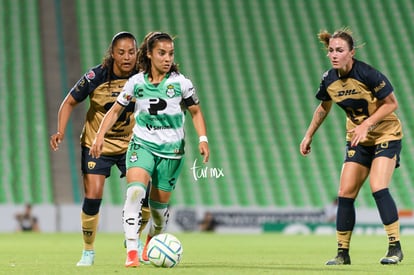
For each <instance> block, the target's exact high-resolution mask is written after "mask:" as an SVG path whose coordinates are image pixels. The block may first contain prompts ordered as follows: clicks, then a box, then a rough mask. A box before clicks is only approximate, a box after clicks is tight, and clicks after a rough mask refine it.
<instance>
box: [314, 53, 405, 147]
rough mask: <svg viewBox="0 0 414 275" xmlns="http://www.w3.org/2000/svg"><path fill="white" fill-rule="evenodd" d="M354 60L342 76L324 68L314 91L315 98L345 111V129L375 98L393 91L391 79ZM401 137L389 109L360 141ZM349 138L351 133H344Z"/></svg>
mask: <svg viewBox="0 0 414 275" xmlns="http://www.w3.org/2000/svg"><path fill="white" fill-rule="evenodd" d="M354 61H355V62H354V64H353V67H352V69H351V71H350V72H349V74H348V75H346V76H344V77H339V76H338V73H337V70H335V69H331V70H329V71H327V72H326V73H325V74H324V75H323V78H322V81H321V84H320V87H319V90H318V93H317V95H316V97H317V98H318V99H319V100H324V101H327V100H333V101H334V102H335V103H336V104H338V105H339V106H340V107H341V108H342V109H343V110H344V111H345V113H346V116H347V121H346V129H347V131H349V130H351V129H353V128H355V127H356V126H357V125H359V124H361V123H362V122H363V121H364V120H365V119H367V118H368V117H369V116H371V115H372V114H373V113H374V112H375V110H376V109H377V108H378V101H379V100H381V99H383V98H385V97H386V96H388V95H389V94H390V93H392V92H393V87H392V85H391V83H390V82H389V80H388V79H387V78H386V77H385V76H384V75H383V74H381V73H380V72H379V71H377V70H376V69H374V68H372V67H371V66H369V65H368V64H365V63H363V62H361V61H358V60H354ZM402 137H403V133H402V126H401V122H400V120H399V119H398V117H397V115H396V114H395V113H394V112H393V113H391V114H389V115H388V116H387V117H385V118H384V119H383V120H382V121H380V122H378V123H377V124H376V125H374V126H373V127H372V128H371V130H370V132H369V133H368V136H367V138H366V139H365V140H363V141H362V142H361V145H366V146H370V145H376V144H380V143H382V142H385V141H391V140H400V139H402ZM351 138H352V134H350V133H348V134H347V136H346V140H347V141H350V140H351Z"/></svg>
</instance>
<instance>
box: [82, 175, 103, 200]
mask: <svg viewBox="0 0 414 275" xmlns="http://www.w3.org/2000/svg"><path fill="white" fill-rule="evenodd" d="M105 179H106V176H105V175H99V174H83V187H84V191H85V197H86V198H88V199H102V195H103V190H104V185H105Z"/></svg>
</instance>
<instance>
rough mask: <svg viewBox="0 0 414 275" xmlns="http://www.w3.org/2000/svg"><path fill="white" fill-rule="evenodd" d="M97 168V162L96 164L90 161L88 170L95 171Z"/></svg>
mask: <svg viewBox="0 0 414 275" xmlns="http://www.w3.org/2000/svg"><path fill="white" fill-rule="evenodd" d="M95 166H96V162H94V161H88V168H89V169H91V170H92V169H94V168H95Z"/></svg>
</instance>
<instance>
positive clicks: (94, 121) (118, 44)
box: [50, 32, 150, 266]
mask: <svg viewBox="0 0 414 275" xmlns="http://www.w3.org/2000/svg"><path fill="white" fill-rule="evenodd" d="M137 51H138V49H137V43H136V39H135V37H134V36H133V35H132V34H131V33H129V32H120V33H117V34H116V35H115V36H114V37H113V39H112V41H111V44H110V45H109V47H108V50H107V53H106V55H105V57H104V59H103V61H102V64H99V65H97V66H95V67H93V68H91V69H90V70H89V71H88V72H87V73H86V74H85V75H84V76H83V77H82V78H81V79H80V80H79V81H78V82H77V83H76V84H75V86H74V87H73V88H72V89H71V90H70V91H69V93H68V95H67V96H66V98H65V99H64V100H63V102H62V104H61V106H60V109H59V113H58V125H57V132H56V133H55V134H53V135H52V136H51V138H50V146H51V148H52V149H53V150H54V151H56V150H58V148H59V143H61V142H62V141H63V139H64V137H65V129H66V126H67V123H68V120H69V117H70V115H71V113H72V111H73V109H74V108H75V107H76V106H77V105H78V104H79V103H80V102H82V101H84V100H85V99H86V98H88V97H89V102H90V105H89V109H88V111H87V114H86V120H85V124H84V127H83V131H82V134H81V148H82V160H81V169H82V173H83V186H84V200H83V205H82V211H81V224H82V231H83V241H84V245H83V252H82V257H81V259H80V261H79V262H78V263H77V266H91V265H92V264H93V263H94V259H95V250H94V242H95V237H96V233H97V227H98V223H99V209H100V206H101V202H102V195H103V191H104V184H105V179H106V178H107V177H109V176H110V172H111V168H112V166H114V165H116V166H117V167H118V168H119V170H120V171H121V177H124V176H125V174H126V166H125V165H126V162H125V155H126V151H127V148H128V144H129V141H130V139H131V135H132V128H133V126H134V125H135V123H134V122H135V119H134V116H133V113H134V102H131V104H130V105H128V106H127V107H126V108H125V111H124V112H123V113H122V115H121V116H120V117H119V119H118V120H117V122H116V123H115V124H114V126H113V127H112V128H111V129H110V131H108V133H107V134H106V135H105V146H104V148H103V152H102V157H101V158H99V159H96V158H93V157H91V156H90V155H89V149H90V147H91V145H92V142H93V139H94V138H95V134H96V132H97V131H98V128H99V125H100V123H101V120H102V118H103V117H104V116H105V114H106V112H107V111H108V110H109V109H110V107H111V106H112V105H113V104H114V102H116V99H117V96H118V95H119V93H120V92H121V90H122V88H123V86H124V84H125V83H126V81H127V80H128V78H129V77H130V76H132V75H134V74H136V73H137V72H138V63H137ZM142 215H143V217H142V224H141V228H140V230H142V229H143V228H144V227H145V224H146V222H147V221H148V219H149V216H150V213H149V209H148V197H146V200H145V202H144V205H143V209H142Z"/></svg>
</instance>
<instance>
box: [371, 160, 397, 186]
mask: <svg viewBox="0 0 414 275" xmlns="http://www.w3.org/2000/svg"><path fill="white" fill-rule="evenodd" d="M395 166H396V160H395V159H392V158H388V157H378V158H375V159H374V160H373V162H372V166H371V172H370V174H369V183H370V186H371V191H372V192H376V191H379V190H381V189H384V188H387V187H388V185H389V184H390V182H391V177H392V174H393V173H394V170H395Z"/></svg>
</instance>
